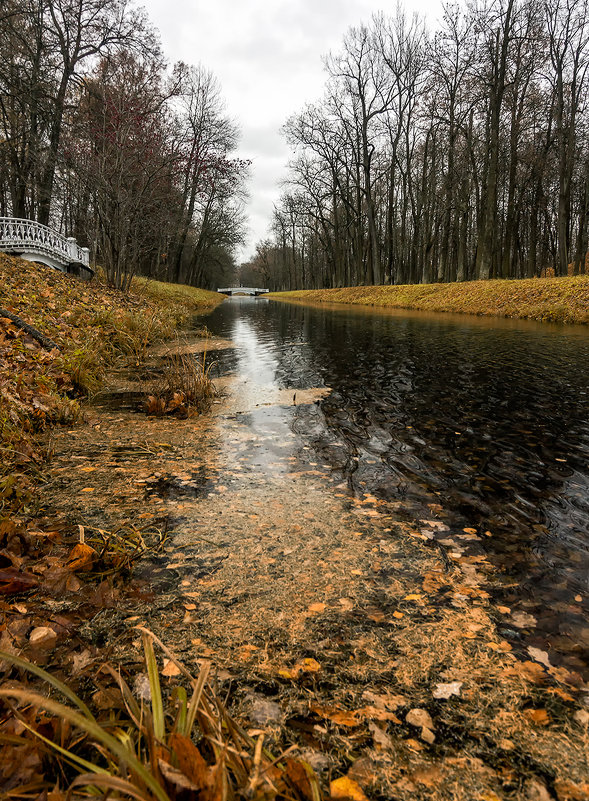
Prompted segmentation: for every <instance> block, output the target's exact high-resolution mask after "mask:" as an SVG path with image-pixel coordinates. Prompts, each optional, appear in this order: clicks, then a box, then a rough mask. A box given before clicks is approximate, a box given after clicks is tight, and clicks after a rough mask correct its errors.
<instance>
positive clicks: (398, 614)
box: [393, 612, 404, 620]
mask: <svg viewBox="0 0 589 801" xmlns="http://www.w3.org/2000/svg"><path fill="white" fill-rule="evenodd" d="M393 617H396V618H397V620H400V619H401V618H402V617H404V615H403V612H393Z"/></svg>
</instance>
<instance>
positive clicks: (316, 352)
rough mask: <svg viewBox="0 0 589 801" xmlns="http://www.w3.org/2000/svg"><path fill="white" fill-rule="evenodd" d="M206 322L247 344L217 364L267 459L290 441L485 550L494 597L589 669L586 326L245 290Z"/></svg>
mask: <svg viewBox="0 0 589 801" xmlns="http://www.w3.org/2000/svg"><path fill="white" fill-rule="evenodd" d="M206 324H207V326H208V328H209V329H210V331H211V332H212V334H213V336H215V337H223V338H226V339H229V340H232V342H233V344H234V346H235V347H234V349H226V350H222V351H217V352H214V353H212V354H209V355H208V359H209V363H212V362H214V364H213V367H212V371H213V372H212V374H213V375H214V376H217V377H218V378H220V377H222V376H227V377H229V376H231V377H232V380H233V381H238V382H239V383H240V385H241V392H242V394H243V395H244V397H245V396H247V397H248V402H247V404H246V406H247V408H246V406H244V410H243V414H242V415H241V417H240V421H241V423H245V424H246V425H247V426H248V427H249V429H250V431H251V432H252V434H253V436H254V439H255V434H256V431H258V432H262V433H263V435H264V436H263V437H260V440H259V442H258V443H257V444H255V445H254V447H256V452H255V458H254V461H253V463H254V465H255V466H256V469H257V470H258V471H262V472H264V471H266V472H267V473H268V474H269V475H271V474H273V473H275V472H276V471H278V470H281V469H285V467H284V463H283V462H281V461H280V459H278V458H277V456H276V455H277V453H279V452H280V451H281V449H283V446H284V443H285V442H286V441H288V443H289V453H291V459H292V458H293V457H292V453H295V454H296V458H297V461H299V462H300V461H302V462H304V463H305V464H306V465H307V466H308V467H309V466H310V468H312V469H313V470H315V471H317V472H318V473H321V474H322V475H323V476H324V477H325V478H326V479H327V480H328V481H331V482H333V485H334V488H337V491H338V492H341V491H342V490H343V491H344V492H345V493H346V494H347V496H348V497H349V498H350V499H354V498H355V499H362V498H374V499H375V508H376V509H377V510H378V511H379V513H385V512H386V513H387V514H390V513H391V512H392V513H393V514H394V515H395V517H396V518H397V519H398V520H400V521H404V522H406V523H408V524H410V523H412V522H415V521H418V520H422V521H423V520H424V519H432V518H433V519H434V524H433V525H432V526H431V527H430V529H429V530H428V531H427V532H426V533H425V534H424V535H423V536H425V537H429V538H435V539H436V540H437V541H438V542H439V543H440V547H443V548H446V549H447V550H448V551H449V553H451V554H452V553H456V552H458V553H459V554H462V555H464V554H466V555H468V554H469V553H471V554H472V558H473V560H475V561H476V558H477V554H481V553H482V554H484V555H485V557H486V558H488V559H489V560H490V561H491V562H492V564H493V565H494V567H495V573H494V575H493V577H492V579H491V580H490V587H489V591H490V592H491V593H492V595H493V597H494V600H496V601H497V602H498V603H502V604H505V605H507V606H509V607H510V608H513V609H517V610H519V614H520V616H521V615H522V614H523V615H524V620H527V621H529V622H530V624H531V625H533V627H534V630H535V632H536V634H540V635H541V636H542V637H544V641H545V642H546V645H547V647H551V648H554V649H555V650H557V651H560V652H561V653H563V654H564V658H565V662H566V663H567V665H568V666H569V667H571V668H573V669H576V670H579V671H581V672H583V669H584V668H585V667H586V665H587V662H588V655H589V622H588V620H587V614H586V613H587V608H588V606H587V597H588V594H589V423H588V421H589V373H588V371H587V365H588V364H589V331H587V330H585V329H584V328H581V327H557V326H553V325H544V324H537V323H531V322H526V321H511V320H501V319H497V318H489V319H485V318H476V317H472V318H471V317H468V316H458V315H433V314H428V313H422V312H400V311H387V310H384V311H383V310H374V309H372V308H360V307H356V308H354V307H346V306H329V307H328V306H320V307H317V306H305V305H301V304H295V303H283V302H277V301H271V300H268V299H265V298H256V299H253V298H240V297H235V298H231V299H229V300H227V301H226V302H224V303H223V304H222V305H221V306H220V307H218V308H217V309H216V310H215V311H214V312H213V313H212V314H211V315H210V316H209V317H208V318H207V319H206ZM321 388H328V389H329V390H330V391H329V392H328V393H327V392H325V393H324V396H323V397H321V394H322V393H320V392H319V393H318V394H317V400H316V401H315V402H314V403H300V402H299V401H300V399H301V397H303V393H304V392H305V391H306V390H309V389H314V390H320V389H321ZM297 393H298V395H297ZM277 397H280V398H281V402H280V403H279V404H278V405H277V403H276V399H277ZM238 412H239V410H238ZM334 491H335V490H334ZM436 521H439V524H437V525H436V524H435V523H436ZM434 544H435V543H434ZM504 633H505V636H506V637H508V638H509V637H510V636H511V637H515V638H517V637H521V636H522V634H521V631H520V630H518V629H517V628H516V627H512V628H511V629H510V628H509V626H507V628H506V629H505V631H504Z"/></svg>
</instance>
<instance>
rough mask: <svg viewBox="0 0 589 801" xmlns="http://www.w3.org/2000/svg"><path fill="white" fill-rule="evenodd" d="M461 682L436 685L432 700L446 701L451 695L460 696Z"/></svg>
mask: <svg viewBox="0 0 589 801" xmlns="http://www.w3.org/2000/svg"><path fill="white" fill-rule="evenodd" d="M462 684H463V682H461V681H451V682H449V683H448V684H436V687H435V690H434V691H433V696H434V698H438V699H443V700H446V699H448V698H450V697H451V696H453V695H458V696H460V688H461V687H462Z"/></svg>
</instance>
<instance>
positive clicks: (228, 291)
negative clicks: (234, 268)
mask: <svg viewBox="0 0 589 801" xmlns="http://www.w3.org/2000/svg"><path fill="white" fill-rule="evenodd" d="M269 291H270V290H269V289H257V288H256V287H251V286H230V287H225V289H217V292H222V293H223V295H256V296H257V295H264V294H265V293H266V292H269Z"/></svg>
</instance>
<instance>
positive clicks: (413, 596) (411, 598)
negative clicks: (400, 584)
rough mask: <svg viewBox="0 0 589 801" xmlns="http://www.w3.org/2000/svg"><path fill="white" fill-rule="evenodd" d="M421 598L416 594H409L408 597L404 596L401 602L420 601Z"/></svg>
mask: <svg viewBox="0 0 589 801" xmlns="http://www.w3.org/2000/svg"><path fill="white" fill-rule="evenodd" d="M422 598H423V595H418V594H417V593H410V594H409V595H406V596H405V597H404V598H403V600H404V601H421V600H422Z"/></svg>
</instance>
